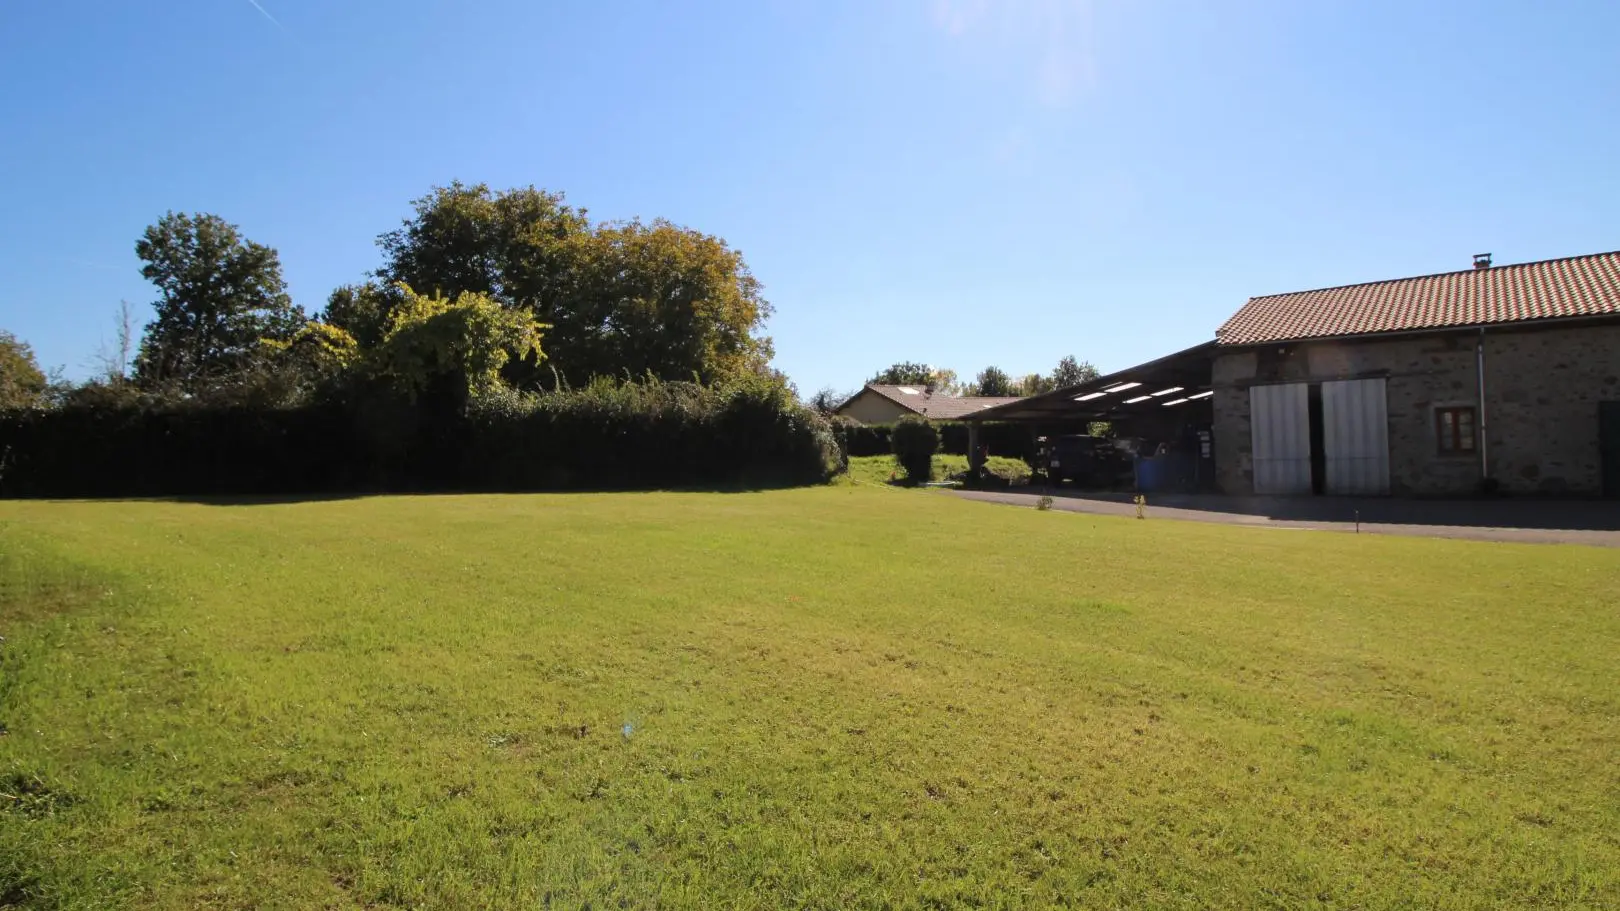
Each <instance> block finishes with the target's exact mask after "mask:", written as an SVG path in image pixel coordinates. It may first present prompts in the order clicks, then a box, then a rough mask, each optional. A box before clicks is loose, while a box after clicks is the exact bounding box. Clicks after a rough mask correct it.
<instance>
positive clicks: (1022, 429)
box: [838, 421, 1035, 461]
mask: <svg viewBox="0 0 1620 911" xmlns="http://www.w3.org/2000/svg"><path fill="white" fill-rule="evenodd" d="M934 427H935V429H937V430H938V431H939V451H940V452H943V453H947V454H949V455H967V454H968V425H967V424H966V423H964V422H960V421H958V422H948V423H947V422H941V423H936V424H934ZM838 432H839V435H840V437H841V440H842V442H843V445H844V450H845V451H846V452H847V453H848V454H849V455H851V456H875V455H889V454H890V453H892V452H893V451H894V444H893V442H892V441H891V439H890V437H891V435H892V434H893V432H894V425H893V424H856V423H853V422H850V421H843V422H840V424H839V427H838ZM979 441H980V442H981V443H983V444H985V445H987V446H989V447H990V454H991V455H998V456H1006V457H1007V458H1009V459H1023V460H1025V461H1029V460H1031V459H1033V458H1034V457H1035V437H1034V434H1033V433H1031V428H1030V425H1028V424H1009V423H997V422H986V423H984V424H981V425H979Z"/></svg>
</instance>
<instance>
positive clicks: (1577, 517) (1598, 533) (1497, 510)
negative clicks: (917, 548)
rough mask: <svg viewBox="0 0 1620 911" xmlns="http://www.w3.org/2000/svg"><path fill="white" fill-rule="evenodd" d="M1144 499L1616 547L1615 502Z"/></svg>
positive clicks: (1082, 499)
mask: <svg viewBox="0 0 1620 911" xmlns="http://www.w3.org/2000/svg"><path fill="white" fill-rule="evenodd" d="M950 493H951V495H953V496H958V497H962V498H964V499H968V500H982V501H984V502H987V503H1003V504H1007V505H1010V506H1024V507H1029V508H1034V506H1035V504H1036V502H1037V501H1038V500H1039V499H1040V498H1041V496H1042V495H1050V496H1051V497H1052V506H1053V508H1054V509H1062V510H1066V511H1068V512H1083V513H1094V514H1097V515H1112V516H1134V515H1136V506H1135V504H1134V503H1133V502H1132V496H1133V495H1131V494H1115V493H1084V492H1075V491H1069V490H1064V491H1062V492H1052V491H1048V490H1043V489H1041V488H1024V489H1019V490H954V491H950ZM1147 499H1148V506H1147V515H1148V518H1150V519H1181V520H1185V521H1191V522H1221V523H1225V524H1228V525H1252V526H1258V527H1264V528H1299V529H1310V530H1315V531H1337V532H1352V533H1354V532H1357V531H1359V532H1360V533H1362V534H1380V535H1419V536H1427V537H1434V538H1469V539H1473V540H1478V541H1516V542H1524V543H1538V544H1590V545H1594V546H1598V547H1620V501H1616V500H1518V499H1500V500H1400V499H1389V498H1378V499H1363V498H1352V497H1226V496H1220V495H1218V494H1149V495H1148V498H1147Z"/></svg>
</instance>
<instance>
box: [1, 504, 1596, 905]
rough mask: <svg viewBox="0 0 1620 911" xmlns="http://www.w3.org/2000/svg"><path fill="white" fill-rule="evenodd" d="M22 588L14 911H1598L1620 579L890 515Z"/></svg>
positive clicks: (5, 863) (417, 515)
mask: <svg viewBox="0 0 1620 911" xmlns="http://www.w3.org/2000/svg"><path fill="white" fill-rule="evenodd" d="M0 549H3V557H0V586H3V587H0V595H3V597H0V635H4V636H5V642H4V643H3V645H0V656H3V657H0V675H3V676H0V681H3V682H0V723H3V724H4V725H5V728H6V730H7V733H6V734H5V735H4V736H0V792H3V793H4V795H5V796H4V797H0V905H4V904H6V903H7V902H8V901H9V902H10V903H13V904H20V905H23V906H31V905H37V906H39V907H47V908H48V907H56V906H64V907H106V906H125V907H167V908H191V907H298V908H306V907H357V906H363V907H392V906H398V907H439V908H473V907H528V908H533V907H576V906H585V905H590V906H591V907H598V908H601V907H660V908H668V907H677V908H678V907H746V908H778V907H816V908H842V907H897V908H898V907H922V906H933V907H965V906H983V907H1015V906H1026V907H1027V906H1047V905H1064V904H1067V905H1072V906H1077V907H1130V908H1155V907H1166V908H1243V909H1247V908H1308V907H1324V908H1326V907H1334V908H1390V907H1408V908H1503V907H1534V906H1540V907H1556V908H1582V907H1585V908H1600V907H1608V908H1613V907H1617V906H1620V749H1617V747H1620V552H1614V551H1604V550H1597V549H1582V548H1566V547H1538V546H1514V545H1499V544H1480V543H1465V542H1454V541H1441V540H1416V539H1401V538H1393V537H1381V536H1354V535H1341V534H1330V533H1313V532H1294V531H1271V530H1261V529H1251V528H1235V527H1221V526H1214V525H1201V524H1179V523H1173V522H1169V521H1155V520H1151V519H1150V520H1148V521H1145V522H1142V521H1135V520H1128V519H1113V518H1104V517H1087V516H1080V515H1073V514H1066V513H1052V512H1038V511H1036V510H1033V509H1014V508H1009V507H1002V506H991V505H985V504H979V503H970V502H964V501H961V500H958V499H955V498H953V497H951V496H950V495H948V494H944V493H939V492H923V491H904V490H894V489H888V488H882V487H872V486H866V485H855V486H844V487H827V488H820V489H807V490H793V491H781V492H766V493H737V494H723V493H692V494H682V493H660V494H590V495H586V494H580V495H556V496H472V497H449V496H445V497H414V498H405V497H400V498H394V497H390V498H373V499H355V500H342V501H329V502H310V503H295V504H284V505H242V506H213V505H205V504H187V503H163V502H158V503H151V502H112V503H108V502H102V503H93V502H86V503H19V502H9V503H0Z"/></svg>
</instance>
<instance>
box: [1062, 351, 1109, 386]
mask: <svg viewBox="0 0 1620 911" xmlns="http://www.w3.org/2000/svg"><path fill="white" fill-rule="evenodd" d="M1100 375H1101V374H1099V373H1098V372H1097V368H1096V367H1093V366H1091V362H1090V361H1077V360H1075V359H1074V355H1072V354H1071V355H1068V356H1067V357H1065V358H1064V359H1063V360H1061V361H1058V365H1057V369H1056V370H1053V371H1052V388H1053V389H1063V388H1064V387H1067V386H1078V385H1080V384H1081V383H1086V382H1090V381H1091V380H1094V379H1096V378H1097V377H1098V376H1100Z"/></svg>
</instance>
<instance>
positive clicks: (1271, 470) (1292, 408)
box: [1249, 383, 1311, 494]
mask: <svg viewBox="0 0 1620 911" xmlns="http://www.w3.org/2000/svg"><path fill="white" fill-rule="evenodd" d="M1249 427H1250V433H1251V435H1252V442H1253V444H1254V449H1253V452H1254V492H1255V493H1265V494H1296V493H1310V492H1311V415H1310V393H1309V387H1307V386H1306V385H1305V384H1304V383H1285V384H1283V385H1280V386H1252V387H1250V388H1249Z"/></svg>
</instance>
